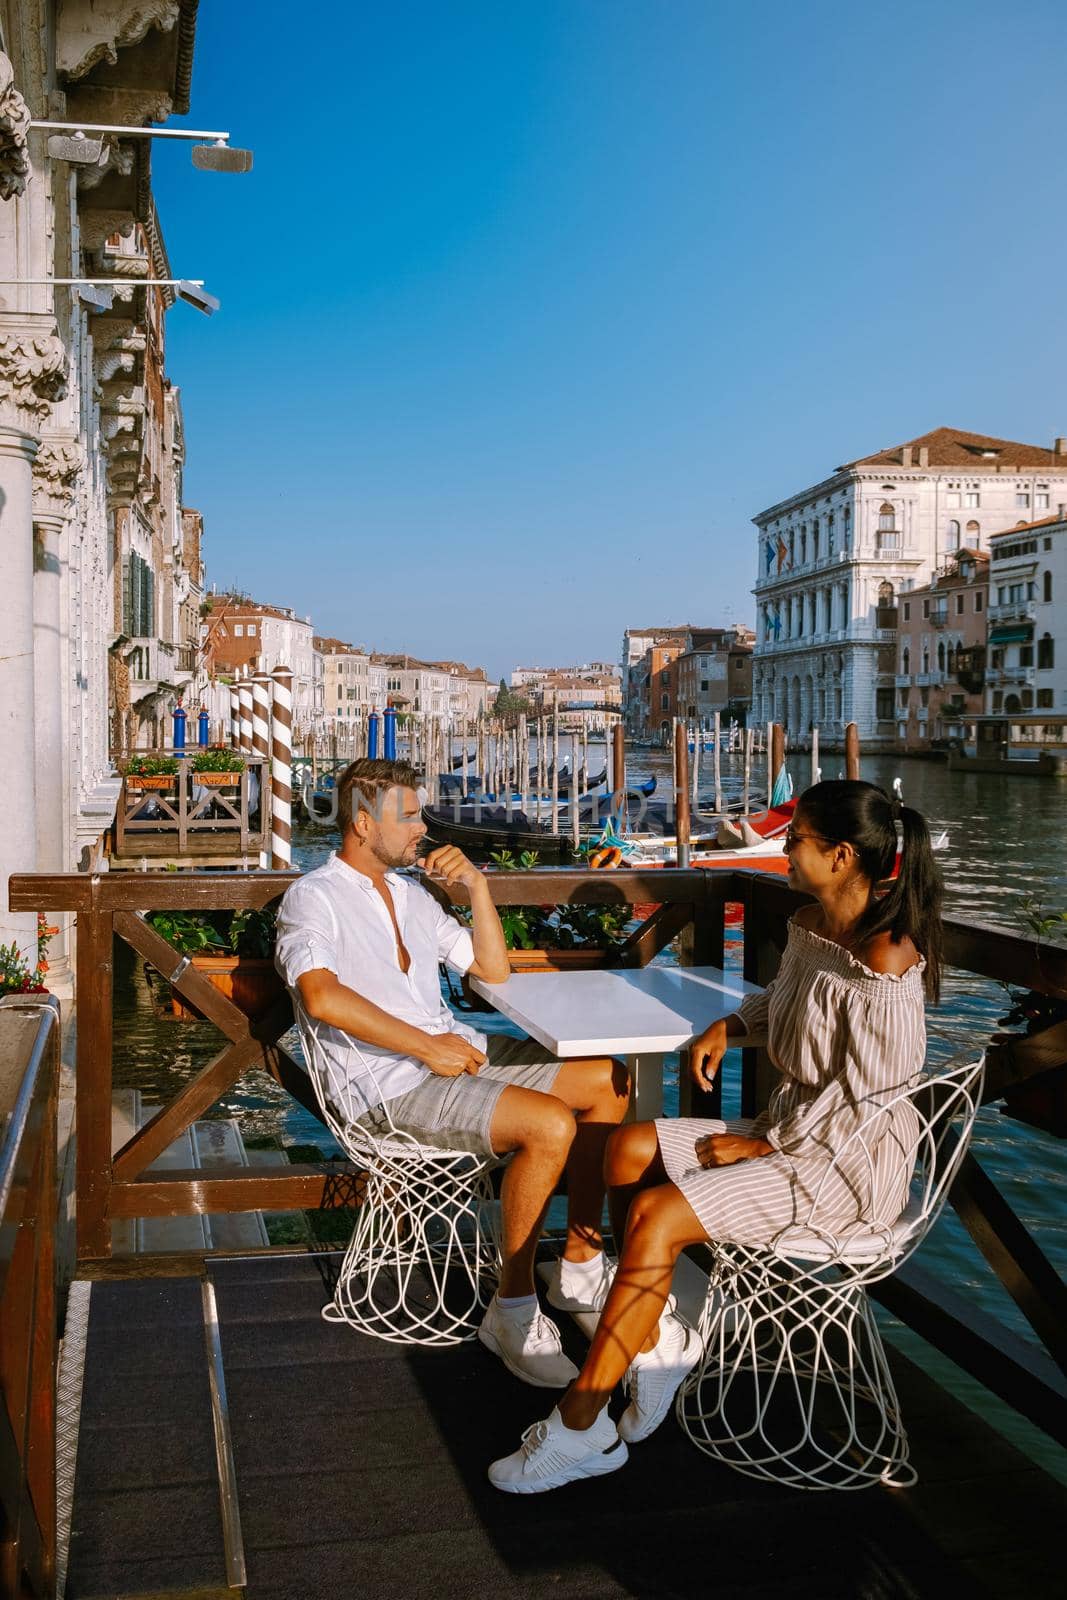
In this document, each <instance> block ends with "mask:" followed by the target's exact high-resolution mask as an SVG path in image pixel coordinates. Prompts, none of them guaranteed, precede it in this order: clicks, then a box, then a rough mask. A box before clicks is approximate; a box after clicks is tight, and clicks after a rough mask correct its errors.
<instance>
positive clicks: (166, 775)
mask: <svg viewBox="0 0 1067 1600" xmlns="http://www.w3.org/2000/svg"><path fill="white" fill-rule="evenodd" d="M177 781H178V774H177V773H176V772H153V773H145V774H142V773H139V772H130V773H127V775H126V787H127V788H128V789H173V788H174V786H175V784H176V783H177Z"/></svg>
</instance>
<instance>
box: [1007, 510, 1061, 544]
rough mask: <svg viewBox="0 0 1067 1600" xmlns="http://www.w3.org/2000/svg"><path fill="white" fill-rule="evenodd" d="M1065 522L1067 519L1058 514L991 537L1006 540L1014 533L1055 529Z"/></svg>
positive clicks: (1017, 526) (1025, 523)
mask: <svg viewBox="0 0 1067 1600" xmlns="http://www.w3.org/2000/svg"><path fill="white" fill-rule="evenodd" d="M1064 521H1067V518H1064V517H1061V516H1059V515H1058V514H1057V515H1056V516H1054V517H1041V518H1040V519H1039V520H1038V521H1037V522H1019V523H1017V524H1016V525H1015V527H1013V528H1001V529H1000V530H999V532H997V533H991V534H990V535H989V537H990V538H991V539H1006V538H1008V536H1009V535H1010V534H1013V533H1030V532H1032V531H1033V529H1035V528H1054V527H1056V526H1057V525H1058V524H1059V523H1061V522H1064Z"/></svg>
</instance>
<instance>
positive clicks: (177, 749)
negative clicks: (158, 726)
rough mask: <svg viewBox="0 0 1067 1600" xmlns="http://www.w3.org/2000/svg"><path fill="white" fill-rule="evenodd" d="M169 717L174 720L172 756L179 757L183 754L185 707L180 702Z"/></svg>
mask: <svg viewBox="0 0 1067 1600" xmlns="http://www.w3.org/2000/svg"><path fill="white" fill-rule="evenodd" d="M171 716H172V717H173V718H174V754H175V755H176V756H178V757H181V756H184V754H185V707H184V706H183V705H182V704H181V702H180V701H179V703H178V704H177V705H176V706H175V707H174V710H173V711H172V712H171Z"/></svg>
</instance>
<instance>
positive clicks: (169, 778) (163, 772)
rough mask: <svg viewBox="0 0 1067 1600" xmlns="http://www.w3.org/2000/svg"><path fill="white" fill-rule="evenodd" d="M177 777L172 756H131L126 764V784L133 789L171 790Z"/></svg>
mask: <svg viewBox="0 0 1067 1600" xmlns="http://www.w3.org/2000/svg"><path fill="white" fill-rule="evenodd" d="M177 776H178V763H177V760H176V759H175V757H174V756H153V755H144V756H131V757H130V759H129V760H128V761H127V763H126V782H127V784H128V785H129V787H131V788H134V789H172V788H173V787H174V780H175V778H176V777H177Z"/></svg>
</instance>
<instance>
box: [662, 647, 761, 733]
mask: <svg viewBox="0 0 1067 1600" xmlns="http://www.w3.org/2000/svg"><path fill="white" fill-rule="evenodd" d="M753 643H754V638H753V634H752V630H751V629H750V628H745V627H737V628H693V629H691V630H690V636H689V640H688V644H689V648H688V649H687V650H684V651H683V652H682V654H681V655H679V656H676V657H675V659H674V661H673V663H672V672H671V676H672V693H673V709H674V714H675V716H678V717H681V718H683V720H684V721H686V722H688V723H689V724H690V725H691V726H694V727H698V728H700V729H702V730H703V731H704V732H707V731H708V729H710V728H712V727H714V725H715V713H716V712H718V713H719V717H720V719H721V722H722V723H723V725H725V724H726V723H728V722H730V721H731V720H732V721H735V722H739V723H741V724H742V725H744V723H745V722H746V721H747V720H748V714H749V711H750V709H751V705H752V646H753Z"/></svg>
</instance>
